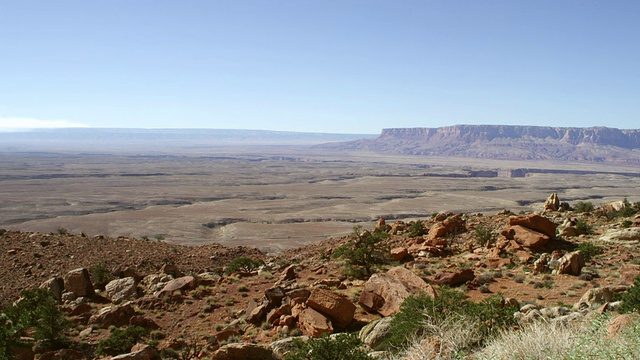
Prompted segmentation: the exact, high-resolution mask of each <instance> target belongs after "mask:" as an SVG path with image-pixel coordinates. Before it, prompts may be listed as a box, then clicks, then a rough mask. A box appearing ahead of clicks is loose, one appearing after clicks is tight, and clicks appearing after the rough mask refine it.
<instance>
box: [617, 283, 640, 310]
mask: <svg viewBox="0 0 640 360" xmlns="http://www.w3.org/2000/svg"><path fill="white" fill-rule="evenodd" d="M620 300H622V304H621V305H620V307H619V308H618V312H620V313H622V314H624V313H629V312H640V275H638V276H637V277H636V278H635V279H634V280H633V286H632V287H631V288H630V289H629V290H628V291H627V292H626V293H624V294H622V296H620Z"/></svg>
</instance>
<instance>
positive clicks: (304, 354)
mask: <svg viewBox="0 0 640 360" xmlns="http://www.w3.org/2000/svg"><path fill="white" fill-rule="evenodd" d="M293 347H294V350H292V351H291V352H289V353H288V354H287V355H285V356H284V360H335V359H340V360H370V359H372V358H371V357H370V356H369V355H367V352H366V351H364V350H363V349H362V343H361V342H360V340H359V339H358V337H357V336H356V335H355V334H346V333H341V334H337V335H333V336H331V335H324V336H322V337H320V338H317V339H309V340H308V341H307V342H304V341H302V340H300V339H296V340H294V343H293Z"/></svg>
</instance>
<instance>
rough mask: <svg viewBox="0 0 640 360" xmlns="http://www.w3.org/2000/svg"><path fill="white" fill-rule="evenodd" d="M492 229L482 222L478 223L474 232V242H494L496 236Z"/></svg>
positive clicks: (481, 244)
mask: <svg viewBox="0 0 640 360" xmlns="http://www.w3.org/2000/svg"><path fill="white" fill-rule="evenodd" d="M493 230H494V229H493V228H492V227H491V226H485V225H484V224H480V225H478V227H477V228H476V230H475V232H474V235H475V238H476V243H477V244H478V245H480V246H486V245H487V244H492V243H494V242H495V240H496V236H495V234H494V233H493Z"/></svg>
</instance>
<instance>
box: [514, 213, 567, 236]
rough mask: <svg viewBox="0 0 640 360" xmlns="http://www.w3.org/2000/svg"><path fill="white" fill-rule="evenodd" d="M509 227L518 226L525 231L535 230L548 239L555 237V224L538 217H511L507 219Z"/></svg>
mask: <svg viewBox="0 0 640 360" xmlns="http://www.w3.org/2000/svg"><path fill="white" fill-rule="evenodd" d="M509 225H511V226H514V225H520V226H524V227H525V228H527V229H531V230H535V231H537V232H541V233H543V234H545V235H547V236H548V237H549V238H550V239H553V238H555V237H556V224H554V223H553V221H551V220H549V219H547V218H546V217H544V216H540V215H529V216H511V217H509Z"/></svg>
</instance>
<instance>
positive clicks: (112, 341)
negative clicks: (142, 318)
mask: <svg viewBox="0 0 640 360" xmlns="http://www.w3.org/2000/svg"><path fill="white" fill-rule="evenodd" d="M146 336H147V331H146V330H145V329H144V328H143V327H141V326H129V327H127V328H125V329H120V328H116V329H114V330H113V332H112V333H111V335H110V336H109V337H108V338H107V339H104V340H102V341H100V342H99V343H98V348H97V349H96V355H100V356H104V355H111V356H113V355H119V354H125V353H128V352H129V351H130V350H131V348H132V347H133V345H135V344H136V343H137V342H138V341H140V340H141V339H143V338H145V337H146Z"/></svg>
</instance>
